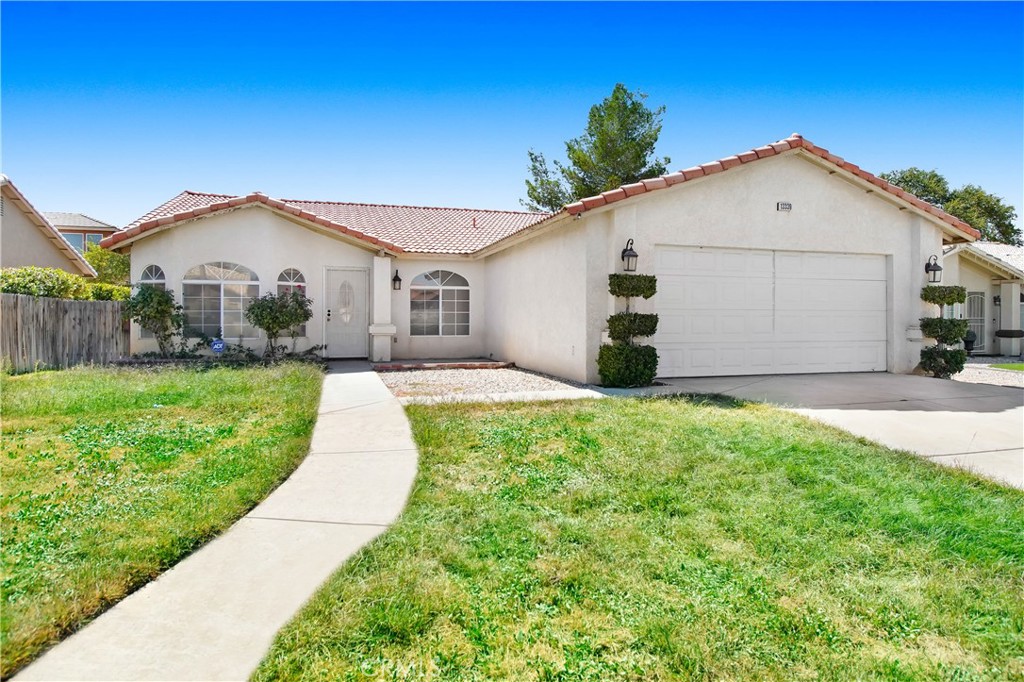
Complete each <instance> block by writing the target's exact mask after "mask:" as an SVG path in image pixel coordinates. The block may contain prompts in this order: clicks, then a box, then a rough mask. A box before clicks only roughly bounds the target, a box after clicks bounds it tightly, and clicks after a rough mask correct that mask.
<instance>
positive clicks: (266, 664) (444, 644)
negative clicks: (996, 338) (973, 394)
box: [254, 399, 1024, 681]
mask: <svg viewBox="0 0 1024 682" xmlns="http://www.w3.org/2000/svg"><path fill="white" fill-rule="evenodd" d="M409 415H410V418H411V420H412V422H413V427H414V431H415V435H416V439H417V442H418V444H419V446H420V448H421V461H420V466H421V470H420V473H419V477H418V479H417V481H416V484H415V487H414V491H413V494H412V498H411V501H410V504H409V506H408V508H407V510H406V511H405V513H404V514H403V516H402V517H401V519H400V520H399V521H398V522H397V524H396V525H395V526H394V527H392V528H391V530H389V531H388V532H387V533H386V534H385V535H383V536H381V537H380V538H378V539H377V540H376V541H375V542H374V543H372V544H371V545H369V546H368V547H367V548H364V550H363V551H361V552H360V553H359V554H358V555H357V556H356V557H354V558H353V560H351V561H350V562H348V563H347V564H346V565H345V566H344V567H343V568H342V569H341V570H339V572H338V573H337V574H335V576H333V577H332V578H331V580H330V581H329V582H328V583H327V584H326V585H325V586H324V587H323V588H322V589H321V591H320V592H319V593H318V595H317V596H315V597H314V598H313V600H312V601H311V602H310V603H309V604H308V605H307V606H306V607H305V608H304V610H303V611H302V612H301V613H300V614H299V615H298V616H297V617H296V619H295V620H294V621H293V622H292V623H291V624H290V625H288V626H287V627H286V628H285V629H284V630H283V631H282V632H281V633H279V635H278V637H277V640H276V642H275V644H274V646H273V648H272V650H271V651H270V653H269V654H268V655H267V657H266V658H265V659H264V661H263V663H262V665H261V667H260V668H259V670H258V671H257V672H256V673H255V675H254V679H256V680H261V681H262V680H303V679H308V680H394V679H401V680H420V679H422V680H481V681H483V680H493V679H498V680H595V681H596V680H612V679H622V680H668V679H726V680H791V679H827V680H942V679H945V680H983V679H1017V680H1020V679H1022V678H1024V493H1022V492H1021V491H1018V490H1012V489H1007V488H1002V487H1000V486H998V485H995V484H993V483H989V482H986V481H983V480H980V479H977V478H974V477H972V476H970V475H968V474H965V473H960V472H956V471H952V470H947V469H941V468H939V467H938V466H935V465H932V464H929V463H927V462H925V461H922V460H919V459H917V458H915V457H912V456H910V455H907V454H901V453H896V452H892V451H889V450H886V449H884V448H881V447H878V446H875V445H872V444H869V443H867V442H865V441H862V440H859V439H856V438H854V437H852V436H849V435H847V434H844V433H842V432H840V431H838V430H834V429H831V428H828V427H825V426H822V425H818V424H816V423H813V422H811V421H809V420H806V419H804V418H801V417H799V416H796V415H792V414H789V413H786V412H782V411H779V410H777V409H774V408H770V407H767V406H761V405H741V404H735V403H731V402H727V401H713V400H695V401H690V400H682V399H676V400H671V399H665V400H602V401H580V402H572V403H547V404H533V405H515V406H509V405H488V406H481V405H475V406H473V405H469V406H467V405H439V406H432V407H423V406H416V407H410V408H409Z"/></svg>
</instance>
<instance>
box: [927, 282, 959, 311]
mask: <svg viewBox="0 0 1024 682" xmlns="http://www.w3.org/2000/svg"><path fill="white" fill-rule="evenodd" d="M921 300H922V301H924V302H925V303H934V304H935V305H943V306H945V305H953V304H954V303H963V302H964V301H966V300H967V289H966V288H964V287H957V286H950V287H936V286H926V287H924V288H923V289H921Z"/></svg>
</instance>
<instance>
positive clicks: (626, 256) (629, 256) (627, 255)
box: [622, 239, 638, 272]
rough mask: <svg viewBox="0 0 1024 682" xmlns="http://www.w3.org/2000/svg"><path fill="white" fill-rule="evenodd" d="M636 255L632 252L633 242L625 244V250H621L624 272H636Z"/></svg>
mask: <svg viewBox="0 0 1024 682" xmlns="http://www.w3.org/2000/svg"><path fill="white" fill-rule="evenodd" d="M637 257H638V256H637V253H636V251H634V250H633V240H632V239H630V240H629V241H628V242H626V248H624V249H623V250H622V263H623V266H622V269H623V270H625V271H626V272H636V259H637Z"/></svg>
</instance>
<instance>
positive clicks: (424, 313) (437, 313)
mask: <svg viewBox="0 0 1024 682" xmlns="http://www.w3.org/2000/svg"><path fill="white" fill-rule="evenodd" d="M468 284H469V283H468V281H467V280H466V278H464V277H462V276H461V275H459V274H457V273H454V272H450V271H448V270H433V271H431V272H424V273H422V274H420V275H417V276H416V277H415V278H414V279H413V284H412V287H410V291H409V334H410V335H411V336H469V286H468Z"/></svg>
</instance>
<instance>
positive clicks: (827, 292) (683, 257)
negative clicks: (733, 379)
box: [651, 245, 887, 377]
mask: <svg viewBox="0 0 1024 682" xmlns="http://www.w3.org/2000/svg"><path fill="white" fill-rule="evenodd" d="M655 260H656V265H655V274H657V276H658V294H657V296H655V304H656V309H657V312H658V315H659V318H660V319H659V323H658V332H657V334H656V335H655V336H654V337H653V338H652V339H651V342H652V345H653V346H654V347H655V348H657V349H658V354H659V356H660V359H659V361H658V376H665V377H671V376H688V377H696V376H729V375H734V376H735V375H741V374H799V373H810V372H884V371H885V367H886V342H887V341H886V314H887V306H886V268H885V256H880V255H867V254H846V253H804V252H795V251H768V250H754V249H720V248H703V247H693V246H689V247H688V246H668V245H665V246H659V247H658V248H657V251H656V254H655Z"/></svg>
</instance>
